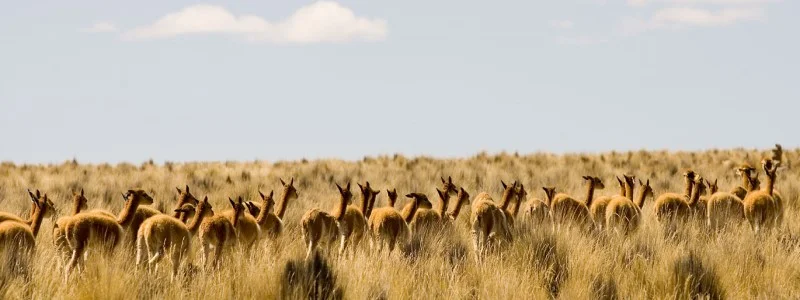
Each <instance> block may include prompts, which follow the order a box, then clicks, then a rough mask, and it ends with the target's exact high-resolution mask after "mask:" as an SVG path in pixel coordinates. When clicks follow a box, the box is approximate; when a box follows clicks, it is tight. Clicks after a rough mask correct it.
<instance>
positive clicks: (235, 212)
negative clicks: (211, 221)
mask: <svg viewBox="0 0 800 300" xmlns="http://www.w3.org/2000/svg"><path fill="white" fill-rule="evenodd" d="M228 200H229V201H230V204H231V206H232V207H233V209H232V210H226V211H224V212H223V213H222V216H224V217H226V218H228V219H229V220H230V221H231V224H233V225H234V227H235V229H236V236H237V241H238V243H239V245H241V246H242V247H243V248H244V250H245V251H246V252H249V251H250V249H252V248H253V245H255V243H256V241H257V240H258V238H259V237H260V236H261V228H260V227H259V226H258V223H257V222H256V218H254V217H253V216H252V215H250V214H249V213H245V212H244V211H245V207H244V202H243V201H242V197H239V199H238V201H233V199H230V198H228Z"/></svg>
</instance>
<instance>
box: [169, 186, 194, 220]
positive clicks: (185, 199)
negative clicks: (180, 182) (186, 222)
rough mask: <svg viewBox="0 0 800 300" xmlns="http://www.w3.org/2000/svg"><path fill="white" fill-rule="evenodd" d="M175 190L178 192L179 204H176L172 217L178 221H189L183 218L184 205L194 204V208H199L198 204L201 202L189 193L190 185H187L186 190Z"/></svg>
mask: <svg viewBox="0 0 800 300" xmlns="http://www.w3.org/2000/svg"><path fill="white" fill-rule="evenodd" d="M175 189H176V190H178V203H176V204H175V210H174V212H173V215H172V216H173V217H174V218H176V219H187V218H183V213H181V211H182V209H181V208H182V207H184V205H186V204H192V205H194V206H197V204H198V203H199V202H200V201H198V200H197V198H195V197H194V195H192V193H191V192H190V191H189V185H186V189H185V190H181V189H180V188H178V187H176V188H175Z"/></svg>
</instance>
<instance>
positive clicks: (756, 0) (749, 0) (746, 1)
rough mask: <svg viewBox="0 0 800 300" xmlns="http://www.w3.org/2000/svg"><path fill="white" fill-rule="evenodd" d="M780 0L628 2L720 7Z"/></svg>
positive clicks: (633, 4) (636, 4)
mask: <svg viewBox="0 0 800 300" xmlns="http://www.w3.org/2000/svg"><path fill="white" fill-rule="evenodd" d="M778 1H780V0H627V2H628V4H629V5H632V6H643V5H647V4H650V3H665V4H672V5H676V4H681V5H691V4H718V5H752V4H762V3H768V2H778Z"/></svg>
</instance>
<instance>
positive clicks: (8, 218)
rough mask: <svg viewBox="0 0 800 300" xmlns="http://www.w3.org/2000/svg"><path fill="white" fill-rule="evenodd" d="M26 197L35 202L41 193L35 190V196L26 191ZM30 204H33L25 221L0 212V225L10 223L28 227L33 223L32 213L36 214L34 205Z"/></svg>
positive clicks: (13, 215)
mask: <svg viewBox="0 0 800 300" xmlns="http://www.w3.org/2000/svg"><path fill="white" fill-rule="evenodd" d="M28 195H29V196H30V197H31V200H32V201H36V199H39V198H40V197H41V193H40V192H39V190H36V194H35V195H34V194H33V193H31V191H28ZM32 203H33V204H32V205H31V211H30V214H29V216H28V219H27V220H26V219H23V218H22V217H20V216H17V215H15V214H12V213H9V212H4V211H0V223H2V222H5V221H11V222H17V223H21V224H25V225H28V226H30V225H31V224H32V223H33V213H34V212H36V203H35V202H32Z"/></svg>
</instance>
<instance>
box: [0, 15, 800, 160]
mask: <svg viewBox="0 0 800 300" xmlns="http://www.w3.org/2000/svg"><path fill="white" fill-rule="evenodd" d="M797 12H800V3H798V2H796V1H786V0H784V1H778V0H775V1H769V0H652V1H647V0H630V1H624V0H621V1H612V0H607V1H600V0H585V1H504V2H501V3H492V4H491V5H490V4H489V3H488V2H476V3H466V2H465V1H435V2H431V1H394V2H389V3H386V2H382V1H380V2H379V1H336V2H313V1H302V2H300V1H264V2H263V3H262V2H259V3H255V2H247V3H241V2H232V1H230V2H220V1H217V2H203V3H202V4H201V3H196V2H188V1H169V2H164V1H140V2H136V3H133V2H130V3H129V2H114V3H112V2H111V1H69V2H66V1H46V2H37V3H27V2H19V1H15V2H5V3H3V4H0V136H2V138H3V144H2V147H0V161H13V162H20V163H42V162H60V161H64V160H68V159H72V158H77V159H78V161H81V162H120V161H128V162H142V161H145V160H147V159H150V158H152V159H154V160H156V161H159V162H160V161H209V160H214V161H218V160H253V159H262V160H269V161H274V160H284V159H299V158H330V157H336V158H344V159H358V158H360V157H363V156H365V155H370V156H372V155H380V154H394V153H402V154H406V155H432V156H447V157H454V156H468V155H473V154H475V153H477V152H480V151H490V152H498V151H509V152H514V151H518V152H521V153H527V152H535V151H547V152H601V151H610V150H630V149H671V150H698V149H708V148H734V147H746V148H754V147H757V148H769V147H771V146H772V145H773V144H774V143H776V142H778V143H782V144H783V145H784V146H785V147H796V146H798V145H800V142H798V136H800V135H798V134H797V133H796V132H795V131H796V129H797V128H798V121H797V119H796V118H797V115H798V112H800V103H799V102H798V101H799V100H800V85H798V84H797V71H798V70H800V59H798V53H800V42H799V41H798V39H797V38H796V37H797V36H798V31H799V30H798V29H799V28H800V20H798V19H797V18H796V15H797Z"/></svg>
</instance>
